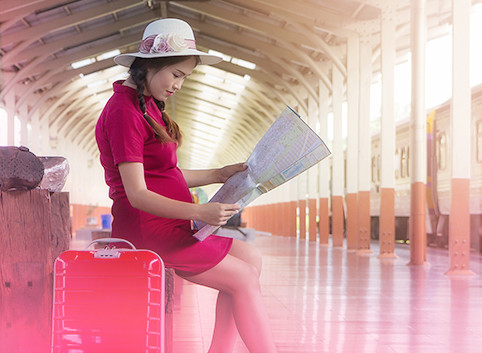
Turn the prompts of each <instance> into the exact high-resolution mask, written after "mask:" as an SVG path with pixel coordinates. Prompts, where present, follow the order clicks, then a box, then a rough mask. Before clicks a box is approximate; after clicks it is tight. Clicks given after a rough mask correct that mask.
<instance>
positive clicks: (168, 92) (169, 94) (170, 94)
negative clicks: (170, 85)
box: [166, 91, 174, 97]
mask: <svg viewBox="0 0 482 353" xmlns="http://www.w3.org/2000/svg"><path fill="white" fill-rule="evenodd" d="M166 92H167V96H168V97H170V96H172V95H173V94H174V92H171V91H166Z"/></svg>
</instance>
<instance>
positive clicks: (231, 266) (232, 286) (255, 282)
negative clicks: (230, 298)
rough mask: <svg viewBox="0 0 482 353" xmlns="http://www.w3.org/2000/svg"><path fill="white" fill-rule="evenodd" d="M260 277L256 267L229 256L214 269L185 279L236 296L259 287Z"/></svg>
mask: <svg viewBox="0 0 482 353" xmlns="http://www.w3.org/2000/svg"><path fill="white" fill-rule="evenodd" d="M258 276H259V275H258V270H257V268H256V267H255V266H254V265H252V264H250V263H248V262H246V261H244V260H242V259H239V258H237V257H236V256H233V255H230V254H227V255H226V256H225V257H224V259H223V260H221V262H219V263H218V264H217V265H216V266H214V267H213V268H211V269H209V270H207V271H204V272H202V273H200V274H198V275H194V276H188V277H187V276H186V277H183V278H184V279H185V280H188V281H190V282H193V283H197V284H201V285H203V286H207V287H210V288H214V289H217V290H220V291H223V292H228V293H230V294H234V293H236V292H240V291H246V290H250V289H253V288H256V287H259V279H258Z"/></svg>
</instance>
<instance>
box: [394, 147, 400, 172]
mask: <svg viewBox="0 0 482 353" xmlns="http://www.w3.org/2000/svg"><path fill="white" fill-rule="evenodd" d="M398 178H400V148H397V149H396V151H395V179H398Z"/></svg>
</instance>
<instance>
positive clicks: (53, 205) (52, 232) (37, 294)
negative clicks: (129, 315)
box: [0, 189, 70, 353]
mask: <svg viewBox="0 0 482 353" xmlns="http://www.w3.org/2000/svg"><path fill="white" fill-rule="evenodd" d="M69 242H70V216H69V202H68V193H50V192H49V191H48V190H41V189H34V190H28V191H10V192H1V193H0V351H1V352H12V353H17V352H37V351H38V352H48V351H49V350H50V348H49V347H50V337H51V316H52V315H51V311H52V285H53V284H52V283H53V282H52V280H53V262H54V260H55V258H56V257H57V256H58V255H59V254H60V253H61V252H62V251H65V250H67V249H68V246H69Z"/></svg>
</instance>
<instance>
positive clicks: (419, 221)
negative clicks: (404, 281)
mask: <svg viewBox="0 0 482 353" xmlns="http://www.w3.org/2000/svg"><path fill="white" fill-rule="evenodd" d="M410 195H411V196H410V265H423V264H425V262H426V260H427V255H426V252H427V249H426V248H427V231H426V229H425V205H426V191H425V183H420V182H418V183H413V184H412V186H411V190H410Z"/></svg>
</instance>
